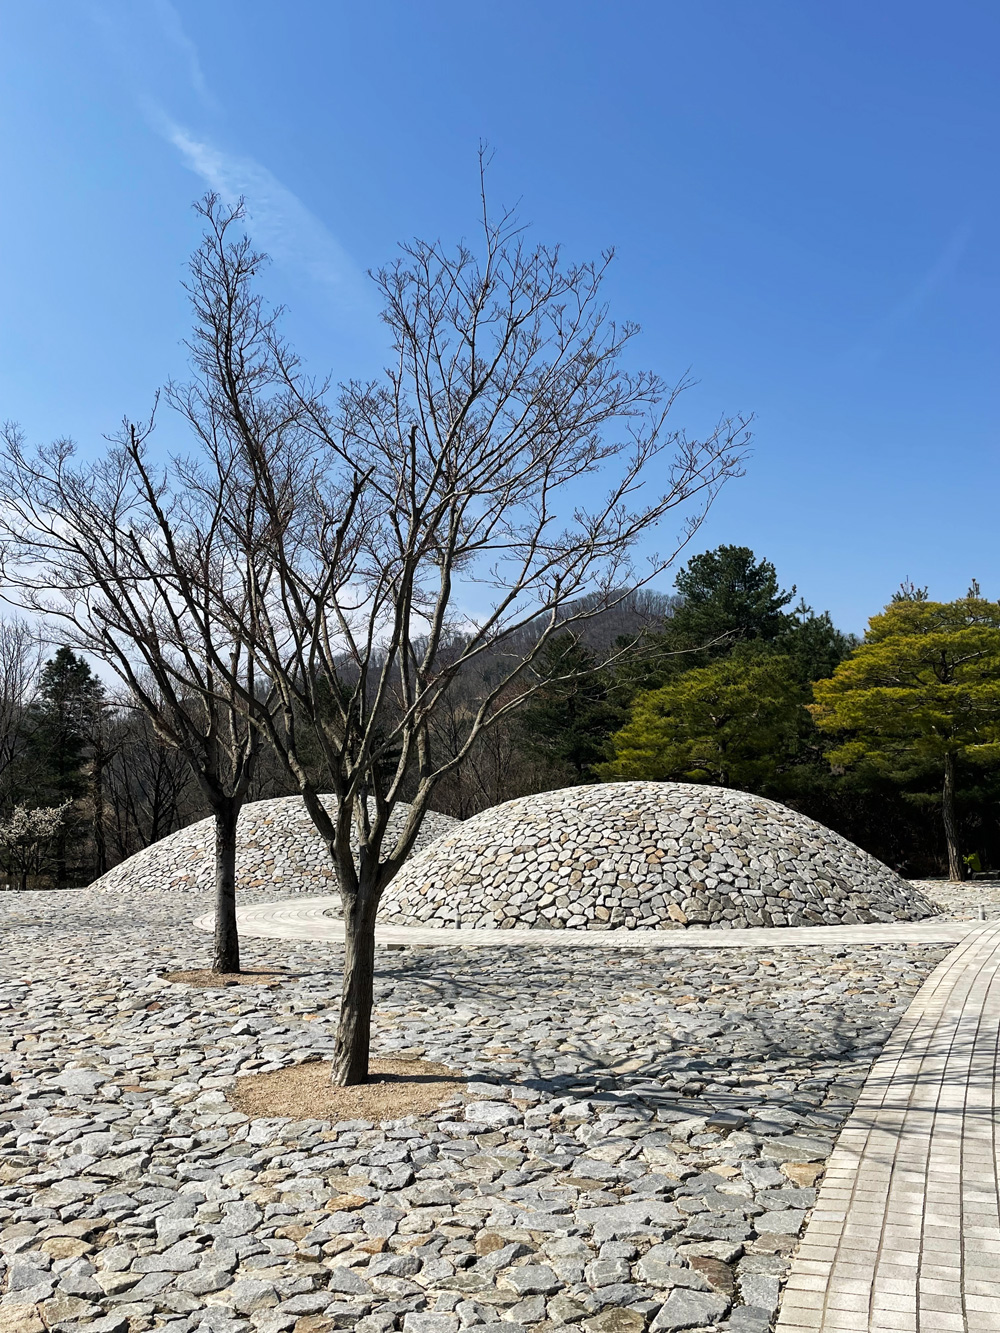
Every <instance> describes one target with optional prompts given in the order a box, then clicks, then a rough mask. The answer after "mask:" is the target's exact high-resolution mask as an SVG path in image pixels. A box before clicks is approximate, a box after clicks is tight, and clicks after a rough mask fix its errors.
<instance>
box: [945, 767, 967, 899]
mask: <svg viewBox="0 0 1000 1333" xmlns="http://www.w3.org/2000/svg"><path fill="white" fill-rule="evenodd" d="M941 815H942V818H943V820H944V838H945V842H946V843H947V845H948V878H949V879H952V880H962V879H964V878H965V867H964V866H963V864H962V856H961V852H960V850H959V845H958V823H957V821H956V819H955V756H954V755H953V754H952V753H951V752H950V751H949V752H948V753H947V754H946V755H945V757H944V786H943V788H942V791H941Z"/></svg>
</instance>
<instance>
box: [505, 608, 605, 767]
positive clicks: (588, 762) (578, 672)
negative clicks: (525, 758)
mask: <svg viewBox="0 0 1000 1333" xmlns="http://www.w3.org/2000/svg"><path fill="white" fill-rule="evenodd" d="M596 665H597V664H596V661H595V658H594V655H593V653H591V652H590V651H589V650H588V649H587V648H586V647H585V645H584V644H582V643H580V642H579V640H577V639H576V638H574V637H573V636H572V635H571V634H563V635H560V636H559V637H558V638H555V639H553V640H551V642H550V643H548V644H547V645H546V647H545V648H544V649H543V650H542V652H541V653H540V654H539V657H538V660H537V661H536V663H535V672H536V673H537V675H538V676H540V677H541V678H542V680H543V681H544V682H545V683H544V684H543V685H542V687H541V689H540V690H539V691H538V693H537V694H535V695H534V696H533V698H532V699H531V701H530V702H529V703H528V704H526V705H525V706H524V708H523V709H522V712H521V723H522V728H523V735H524V737H525V749H527V750H528V751H529V753H533V754H536V755H538V756H540V757H541V758H544V759H547V760H548V761H549V762H550V763H552V764H556V765H565V766H566V767H568V768H570V769H571V770H572V771H573V774H574V776H575V778H576V780H577V782H583V781H585V780H586V779H587V778H588V777H589V776H590V772H591V769H592V766H593V765H594V764H595V763H597V762H598V760H600V759H603V758H604V756H605V751H606V748H607V743H608V739H609V737H610V736H611V733H612V732H613V731H614V730H615V728H616V727H618V726H620V725H621V721H622V713H621V711H620V710H619V709H618V708H616V707H615V706H614V704H613V703H611V702H610V701H609V697H608V680H607V674H606V673H605V672H603V671H598V670H597V669H596Z"/></svg>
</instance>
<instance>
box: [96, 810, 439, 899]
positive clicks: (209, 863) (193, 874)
mask: <svg viewBox="0 0 1000 1333" xmlns="http://www.w3.org/2000/svg"><path fill="white" fill-rule="evenodd" d="M323 801H324V803H325V804H326V806H327V808H328V809H329V808H332V807H333V806H334V799H333V797H331V796H324V798H323ZM405 816H406V807H405V806H402V805H400V806H397V808H396V811H395V813H394V815H393V820H392V823H391V824H390V833H391V832H392V830H393V828H394V827H395V828H397V829H399V828H402V825H403V820H404V819H405ZM457 826H458V821H457V820H455V819H452V818H451V817H450V816H448V815H439V814H437V813H435V812H431V813H430V814H428V816H427V818H426V819H425V820H424V823H423V827H422V829H421V830H420V835H419V837H418V838H417V846H416V850H417V851H420V850H422V849H424V848H426V847H427V846H428V845H429V844H430V843H431V842H433V841H434V839H435V838H438V837H440V836H441V834H442V833H447V832H449V831H450V830H451V829H454V828H456V827H457ZM236 836H237V848H236V886H237V889H271V888H273V889H276V890H281V891H282V892H284V893H336V891H337V879H336V876H335V874H334V872H333V867H332V866H331V864H330V858H329V856H328V854H327V850H326V847H325V846H324V845H323V842H322V840H321V839H320V836H319V834H318V833H317V832H316V830H315V828H314V827H313V823H312V820H311V819H310V818H309V815H308V814H307V812H306V808H305V806H304V805H303V803H302V799H301V797H299V796H279V797H277V798H275V799H273V800H268V801H252V802H250V804H249V805H245V806H244V807H243V809H242V811H241V812H240V820H239V824H238V825H237V832H236ZM214 876H215V825H214V821H213V820H211V819H202V820H199V821H198V823H197V824H189V825H188V827H187V828H183V829H180V830H179V831H178V832H177V833H171V834H169V835H168V836H167V837H166V838H161V840H160V841H159V842H154V843H153V844H152V846H150V847H146V848H144V849H143V851H141V852H137V853H136V854H135V856H130V857H129V859H128V860H127V861H123V862H122V863H121V865H118V866H115V868H114V869H113V870H109V871H108V873H107V874H106V875H102V876H101V878H100V879H99V880H96V881H95V882H94V884H92V885H91V888H93V889H97V890H98V891H100V890H104V891H105V892H108V893H117V892H134V891H135V890H137V889H155V890H156V891H157V892H161V893H177V892H185V891H191V892H196V891H198V892H200V891H202V890H205V889H209V888H211V887H212V884H213V881H214Z"/></svg>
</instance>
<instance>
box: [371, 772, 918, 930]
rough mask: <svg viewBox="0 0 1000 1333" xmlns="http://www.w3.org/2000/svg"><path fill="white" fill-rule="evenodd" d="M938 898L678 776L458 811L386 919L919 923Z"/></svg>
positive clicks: (759, 802) (773, 808)
mask: <svg viewBox="0 0 1000 1333" xmlns="http://www.w3.org/2000/svg"><path fill="white" fill-rule="evenodd" d="M937 911H938V909H937V908H936V907H935V905H934V904H933V903H932V902H931V901H930V900H929V899H928V898H925V897H924V895H923V894H922V893H920V892H919V891H918V890H917V889H915V888H914V887H913V886H912V885H911V884H909V883H908V882H907V881H906V880H904V879H901V878H900V877H899V876H898V875H897V874H895V873H894V872H893V871H892V870H890V869H889V868H888V866H885V865H883V864H882V862H881V861H878V860H876V859H875V857H874V856H870V855H869V854H868V853H867V852H864V851H862V850H861V848H860V847H855V846H854V844H853V843H850V842H848V841H847V840H846V839H845V838H842V837H841V836H840V835H839V834H837V833H833V832H832V831H831V830H830V829H828V828H824V827H823V825H822V824H817V823H816V822H815V820H812V819H807V818H806V817H805V816H803V815H800V814H796V813H795V811H793V810H789V809H788V808H787V807H786V806H783V805H779V804H778V803H777V802H776V801H768V800H765V799H764V798H763V797H760V796H752V795H750V794H749V793H747V792H741V791H732V790H730V789H728V788H723V787H709V786H700V785H693V784H690V783H680V782H616V783H604V784H601V785H597V786H592V787H568V788H565V789H563V790H562V791H550V792H543V793H541V794H540V795H537V796H525V797H522V798H521V799H519V800H516V801H508V802H507V803H506V804H505V805H499V806H496V807H494V808H493V809H491V810H485V811H483V813H482V814H479V815H476V816H474V817H473V818H472V819H468V820H465V821H464V822H463V823H462V824H460V825H459V826H458V827H457V828H455V829H453V830H452V831H451V832H449V833H447V834H446V835H445V836H444V837H442V838H440V839H439V840H438V841H437V842H436V843H435V844H434V845H433V846H432V847H430V848H428V849H427V850H426V851H424V852H421V853H420V854H419V855H418V856H415V857H414V858H413V859H412V860H411V861H410V862H409V863H408V864H407V865H406V866H404V867H403V869H402V870H401V871H400V872H399V874H398V875H397V876H396V878H395V879H394V880H393V882H392V883H391V884H390V885H389V887H388V888H387V890H386V892H385V896H384V897H383V900H382V906H381V909H380V913H379V916H380V919H381V920H382V921H385V922H393V923H400V924H402V923H410V924H414V925H416V924H419V925H423V926H441V927H447V926H452V927H456V926H457V927H463V926H464V927H492V928H500V929H504V928H511V927H521V928H524V927H533V928H536V929H561V928H566V929H570V930H574V929H575V930H610V929H612V928H614V927H624V928H626V929H639V930H663V929H682V928H684V927H686V926H708V927H713V928H716V929H734V928H735V929H739V928H742V927H749V926H806V925H816V926H833V925H846V924H851V923H854V922H862V921H916V920H919V919H920V918H922V917H926V916H932V915H935V914H936V913H937Z"/></svg>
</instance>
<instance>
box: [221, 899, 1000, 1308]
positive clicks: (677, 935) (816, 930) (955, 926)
mask: <svg viewBox="0 0 1000 1333" xmlns="http://www.w3.org/2000/svg"><path fill="white" fill-rule="evenodd" d="M339 907H340V898H339V897H335V896H324V897H315V898H311V897H305V896H303V897H301V898H298V899H294V898H293V899H285V900H284V901H283V902H278V903H261V904H259V905H258V906H247V907H242V906H241V907H239V908H238V917H239V927H240V933H241V934H242V935H245V936H247V938H248V939H279V940H329V941H330V942H331V943H337V942H339V941H341V940H343V938H344V927H343V925H342V923H341V922H340V921H338V920H337V919H336V917H333V916H328V915H327V913H328V911H329V909H331V908H334V909H338V910H339ZM195 924H196V925H197V926H198V927H199V928H200V929H202V930H212V929H213V922H212V917H211V916H210V915H206V916H201V917H199V918H198V919H197V921H196V922H195ZM972 929H974V927H973V924H972V923H971V922H969V921H956V920H955V919H954V918H952V917H948V916H940V917H931V918H930V919H929V920H927V921H913V922H904V923H901V924H896V923H894V922H889V923H886V924H882V923H877V924H873V925H858V926H785V927H768V928H765V927H761V928H759V929H754V930H697V929H687V930H476V929H466V930H438V929H435V928H434V927H433V926H431V927H427V926H424V927H421V926H379V927H377V929H376V932H375V938H376V940H377V942H378V943H379V944H388V945H392V944H396V945H398V944H418V945H428V944H436V945H442V946H451V947H454V946H455V945H459V946H462V947H472V948H475V947H479V948H493V949H495V948H497V947H500V948H503V947H508V946H511V945H524V944H528V945H535V946H536V947H542V946H545V947H547V948H551V947H552V945H554V944H561V945H565V946H566V947H567V948H574V949H578V948H599V949H648V948H668V949H677V948H681V949H683V948H688V949H761V948H765V949H777V948H780V947H781V946H782V945H784V946H796V945H797V946H801V945H803V944H808V945H820V946H830V947H836V946H837V945H843V944H906V943H910V944H958V942H959V941H960V940H963V939H964V938H965V937H966V935H968V933H969V931H970V930H972ZM997 1327H998V1328H1000V1325H998V1326H997Z"/></svg>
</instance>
